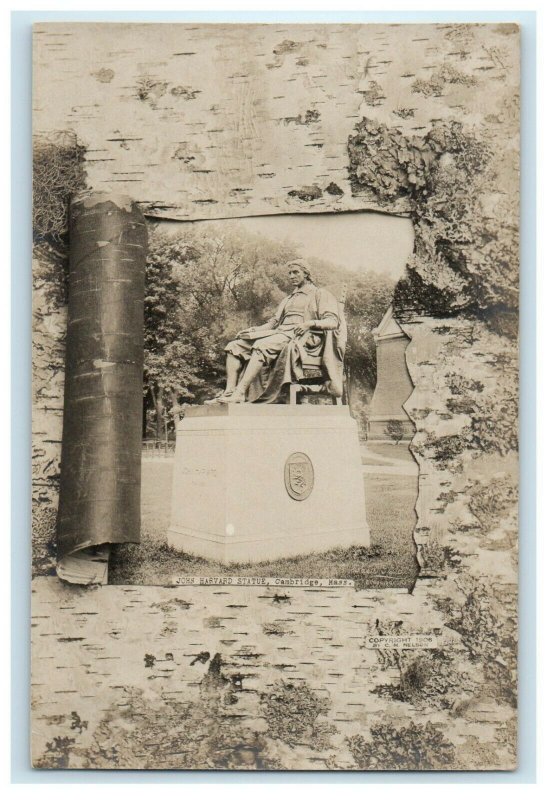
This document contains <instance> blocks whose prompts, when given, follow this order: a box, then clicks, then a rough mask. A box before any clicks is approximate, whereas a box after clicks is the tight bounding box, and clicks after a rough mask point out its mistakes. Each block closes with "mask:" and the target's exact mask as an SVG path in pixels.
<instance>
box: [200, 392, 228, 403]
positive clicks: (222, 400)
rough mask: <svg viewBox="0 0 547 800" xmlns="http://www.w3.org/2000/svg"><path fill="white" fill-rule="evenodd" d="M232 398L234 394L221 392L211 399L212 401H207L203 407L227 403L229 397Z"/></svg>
mask: <svg viewBox="0 0 547 800" xmlns="http://www.w3.org/2000/svg"><path fill="white" fill-rule="evenodd" d="M231 396H232V392H221V393H220V394H217V396H216V397H213V398H211V400H205V401H204V403H203V405H205V406H214V405H216V404H217V403H225V402H226V401H227V398H228V397H231Z"/></svg>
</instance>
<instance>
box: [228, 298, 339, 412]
mask: <svg viewBox="0 0 547 800" xmlns="http://www.w3.org/2000/svg"><path fill="white" fill-rule="evenodd" d="M311 320H332V321H333V322H334V323H335V324H336V327H335V328H334V329H333V330H323V331H314V330H313V329H312V330H310V331H308V332H307V333H305V334H304V335H303V336H296V335H295V333H294V331H295V328H297V327H298V325H299V324H301V323H302V322H310V321H311ZM266 324H267V327H266V328H264V329H261V330H258V331H256V332H255V333H252V334H249V335H248V336H245V337H241V338H239V339H235V340H234V341H233V342H230V343H229V344H228V345H227V347H226V350H227V352H230V353H232V354H233V355H236V356H238V357H239V358H241V359H242V360H243V361H245V363H247V362H248V360H249V358H250V356H251V353H252V352H253V351H255V352H258V353H259V355H260V356H261V358H262V362H263V365H264V366H263V368H262V370H261V372H260V374H259V375H258V377H257V378H256V379H255V380H254V381H253V383H252V384H251V386H250V387H249V390H248V392H247V398H246V399H247V402H252V403H276V402H283V401H282V399H281V398H282V397H283V394H284V392H283V390H284V388H285V387H287V385H288V384H291V383H294V382H297V381H299V380H301V379H302V378H304V377H305V374H304V365H305V364H306V363H307V362H308V361H309V359H310V357H316V358H317V357H319V358H320V366H321V368H322V370H323V372H324V374H325V390H326V391H327V392H328V393H329V394H331V395H332V396H334V397H341V396H342V391H343V367H344V354H345V349H346V341H347V327H346V321H345V317H344V313H343V309H342V307H341V306H340V304H339V303H338V301H337V300H336V298H335V297H334V296H333V295H332V294H331V293H330V292H329V291H327V290H326V289H320V288H318V287H317V286H315V285H314V284H312V283H307V284H304V285H303V286H302V287H299V288H298V289H296V290H295V291H294V292H292V294H290V295H289V296H288V297H286V298H285V299H284V300H282V302H281V303H280V304H279V306H278V308H277V311H276V313H275V315H274V316H273V317H272V318H271V319H270V320H268V323H266Z"/></svg>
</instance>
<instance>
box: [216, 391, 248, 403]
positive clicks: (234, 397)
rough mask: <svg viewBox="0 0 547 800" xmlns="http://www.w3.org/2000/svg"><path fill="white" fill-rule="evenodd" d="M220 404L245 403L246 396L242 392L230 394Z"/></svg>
mask: <svg viewBox="0 0 547 800" xmlns="http://www.w3.org/2000/svg"><path fill="white" fill-rule="evenodd" d="M218 402H219V403H244V402H245V395H244V394H241V392H234V393H233V394H229V395H228V396H227V397H223V398H222V399H220V400H219V401H218Z"/></svg>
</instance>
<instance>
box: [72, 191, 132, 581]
mask: <svg viewBox="0 0 547 800" xmlns="http://www.w3.org/2000/svg"><path fill="white" fill-rule="evenodd" d="M70 228H71V231H70V233H71V249H70V281H69V303H68V333H67V353H66V372H65V404H64V422H63V445H62V452H61V482H60V497H59V514H58V533H57V536H58V538H57V545H58V566H57V573H58V575H59V577H61V578H63V579H65V580H67V581H72V582H76V583H104V582H106V579H107V568H108V545H109V544H111V543H119V542H138V541H139V528H140V459H141V415H142V408H141V406H142V369H143V303H144V268H145V259H146V226H145V222H144V219H143V217H142V215H141V213H140V211H139V210H138V208H137V206H136V205H135V204H134V203H132V201H131V200H130V199H129V198H127V197H125V196H118V195H110V194H99V193H93V194H90V195H83V196H80V197H77V198H76V199H74V201H73V202H72V206H71V225H70Z"/></svg>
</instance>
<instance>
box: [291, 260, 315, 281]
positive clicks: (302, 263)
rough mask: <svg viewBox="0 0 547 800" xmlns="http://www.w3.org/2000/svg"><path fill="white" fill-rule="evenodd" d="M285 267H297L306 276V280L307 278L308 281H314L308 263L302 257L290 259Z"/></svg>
mask: <svg viewBox="0 0 547 800" xmlns="http://www.w3.org/2000/svg"><path fill="white" fill-rule="evenodd" d="M287 267H298V268H299V269H301V270H302V272H303V273H304V275H305V276H306V280H308V281H309V282H310V283H315V281H314V280H313V276H312V274H311V270H310V268H309V266H308V263H307V262H306V261H304V259H303V258H294V259H292V260H291V261H289V262H288V264H287Z"/></svg>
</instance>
